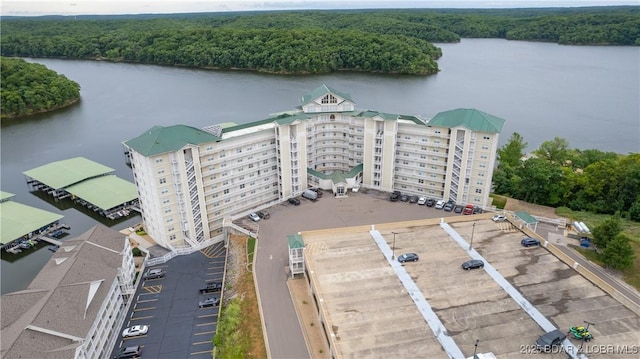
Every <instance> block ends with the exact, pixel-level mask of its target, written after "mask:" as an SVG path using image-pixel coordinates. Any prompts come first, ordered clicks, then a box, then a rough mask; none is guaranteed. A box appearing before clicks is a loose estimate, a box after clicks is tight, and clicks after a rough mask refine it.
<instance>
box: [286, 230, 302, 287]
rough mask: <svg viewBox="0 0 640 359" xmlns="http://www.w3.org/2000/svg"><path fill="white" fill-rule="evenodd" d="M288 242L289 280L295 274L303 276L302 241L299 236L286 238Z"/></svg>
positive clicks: (294, 235) (293, 235)
mask: <svg viewBox="0 0 640 359" xmlns="http://www.w3.org/2000/svg"><path fill="white" fill-rule="evenodd" d="M287 241H288V242H289V270H290V271H291V278H293V277H294V276H295V275H296V274H304V241H303V240H302V236H301V235H299V234H292V235H289V236H287Z"/></svg>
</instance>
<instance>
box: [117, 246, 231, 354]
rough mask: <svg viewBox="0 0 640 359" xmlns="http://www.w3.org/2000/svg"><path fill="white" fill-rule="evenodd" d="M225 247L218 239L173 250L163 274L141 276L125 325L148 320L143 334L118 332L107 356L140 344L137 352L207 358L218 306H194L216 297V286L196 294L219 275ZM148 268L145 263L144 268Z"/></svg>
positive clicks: (222, 274)
mask: <svg viewBox="0 0 640 359" xmlns="http://www.w3.org/2000/svg"><path fill="white" fill-rule="evenodd" d="M225 258H226V249H225V248H224V243H217V244H216V245H214V246H211V247H208V248H205V249H203V250H201V251H199V252H195V253H192V254H190V255H186V256H177V257H175V258H173V259H171V260H170V261H168V262H167V263H165V264H163V265H158V266H154V267H153V269H161V270H162V271H163V272H165V275H164V277H162V278H157V279H147V280H144V279H143V278H142V273H141V274H140V276H141V277H140V280H141V283H140V284H139V285H138V287H137V289H136V293H135V297H134V300H133V302H132V304H131V308H130V310H129V312H128V313H127V316H126V319H125V322H124V326H123V327H122V328H121V331H123V330H124V329H125V328H128V327H131V326H134V325H146V326H148V328H149V329H148V332H147V334H146V335H140V336H136V337H129V338H121V340H118V341H117V342H116V348H115V349H114V351H113V353H112V356H111V357H115V356H116V355H117V353H118V350H119V349H120V348H122V347H131V346H138V345H139V346H140V347H141V349H142V354H141V357H143V358H166V359H173V358H194V359H195V358H209V359H210V358H211V355H212V354H211V353H212V350H213V342H212V339H213V336H214V334H215V330H216V325H217V322H218V314H219V308H220V307H219V306H213V307H205V308H199V303H200V301H202V300H204V299H207V298H220V296H221V295H222V292H220V291H218V292H214V293H206V294H200V291H199V289H200V288H201V286H203V284H204V283H206V282H212V281H222V280H223V276H224V266H225ZM147 269H150V268H147Z"/></svg>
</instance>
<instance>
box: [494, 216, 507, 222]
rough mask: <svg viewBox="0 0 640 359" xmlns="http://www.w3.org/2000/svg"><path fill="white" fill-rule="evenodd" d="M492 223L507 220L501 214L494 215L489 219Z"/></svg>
mask: <svg viewBox="0 0 640 359" xmlns="http://www.w3.org/2000/svg"><path fill="white" fill-rule="evenodd" d="M491 219H492V220H493V221H494V222H502V221H505V220H506V219H507V217H505V216H504V215H502V214H496V215H495V216H493V218H491Z"/></svg>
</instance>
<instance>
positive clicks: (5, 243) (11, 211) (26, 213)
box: [0, 191, 69, 253]
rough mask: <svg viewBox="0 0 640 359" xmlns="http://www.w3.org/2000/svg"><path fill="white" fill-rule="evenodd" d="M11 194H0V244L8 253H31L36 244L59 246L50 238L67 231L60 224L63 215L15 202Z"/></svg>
mask: <svg viewBox="0 0 640 359" xmlns="http://www.w3.org/2000/svg"><path fill="white" fill-rule="evenodd" d="M13 197H14V194H12V193H8V192H1V191H0V221H1V222H0V223H1V227H2V231H0V244H1V245H2V248H3V249H5V250H6V251H7V252H10V253H19V252H21V251H23V250H27V249H30V248H32V247H34V246H35V245H36V243H37V242H38V241H41V240H43V241H47V242H50V243H52V244H56V245H57V244H59V242H58V241H57V240H55V239H53V238H50V237H49V236H51V237H56V236H60V235H62V234H63V233H64V230H66V229H69V226H67V225H66V224H62V223H60V220H61V219H62V217H63V216H62V215H59V214H56V213H53V212H49V211H45V210H42V209H38V208H35V207H31V206H27V205H24V204H21V203H17V202H14V201H13V200H12V198H13Z"/></svg>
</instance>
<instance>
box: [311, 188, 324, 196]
mask: <svg viewBox="0 0 640 359" xmlns="http://www.w3.org/2000/svg"><path fill="white" fill-rule="evenodd" d="M309 189H310V190H312V191H313V192H315V193H317V194H318V197H322V188H309Z"/></svg>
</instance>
